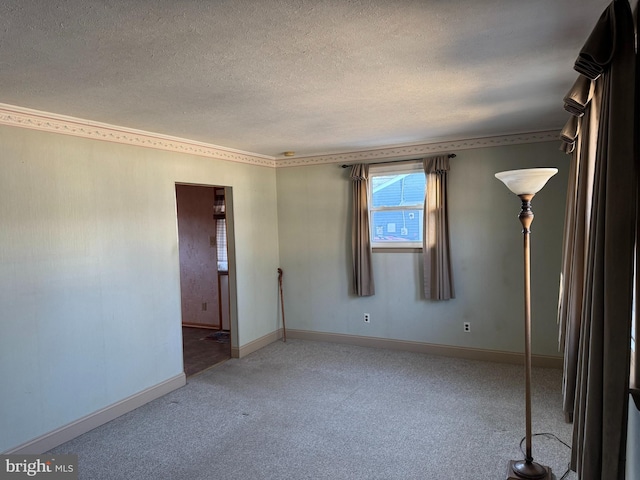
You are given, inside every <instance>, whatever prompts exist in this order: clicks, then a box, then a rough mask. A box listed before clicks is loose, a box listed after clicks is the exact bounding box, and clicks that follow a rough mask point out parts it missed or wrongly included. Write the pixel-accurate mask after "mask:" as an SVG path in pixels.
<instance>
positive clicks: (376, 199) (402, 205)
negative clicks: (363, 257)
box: [369, 163, 425, 248]
mask: <svg viewBox="0 0 640 480" xmlns="http://www.w3.org/2000/svg"><path fill="white" fill-rule="evenodd" d="M424 193H425V174H424V169H423V167H422V163H410V164H400V165H398V164H395V165H379V166H378V165H372V166H371V167H370V169H369V214H370V216H371V221H370V224H371V242H372V246H373V248H381V247H382V248H422V231H423V209H424Z"/></svg>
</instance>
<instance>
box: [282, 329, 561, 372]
mask: <svg viewBox="0 0 640 480" xmlns="http://www.w3.org/2000/svg"><path fill="white" fill-rule="evenodd" d="M287 337H289V338H299V339H300V340H315V341H319V342H333V343H346V344H349V345H358V346H361V347H374V348H389V349H392V350H404V351H407V352H416V353H428V354H431V355H442V356H445V357H457V358H466V359H469V360H482V361H487V362H499V363H515V364H522V365H524V354H523V353H515V352H502V351H498V350H484V349H480V348H468V347H455V346H452V345H436V344H432V343H422V342H410V341H406V340H392V339H388V338H378V337H363V336H360V335H345V334H341V333H325V332H313V331H309V330H290V329H287ZM531 363H532V365H533V366H535V367H549V368H562V364H563V362H562V357H560V356H558V357H552V356H550V355H532V356H531Z"/></svg>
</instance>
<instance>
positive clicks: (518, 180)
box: [496, 168, 558, 480]
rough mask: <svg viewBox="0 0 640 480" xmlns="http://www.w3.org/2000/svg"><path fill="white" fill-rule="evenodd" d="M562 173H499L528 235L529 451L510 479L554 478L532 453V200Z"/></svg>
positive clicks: (513, 466)
mask: <svg viewBox="0 0 640 480" xmlns="http://www.w3.org/2000/svg"><path fill="white" fill-rule="evenodd" d="M556 173H558V169H557V168H529V169H524V170H509V171H506V172H499V173H496V178H497V179H498V180H501V181H502V182H503V183H504V184H505V185H506V186H507V188H508V189H509V190H511V191H512V192H513V193H515V194H516V195H518V197H520V200H522V210H521V211H520V215H519V216H518V218H519V219H520V223H522V235H523V237H524V359H525V405H526V435H525V439H526V453H525V458H524V460H511V461H510V462H509V466H508V469H507V480H511V479H518V480H521V479H527V480H539V479H543V480H551V478H552V477H551V469H550V468H549V467H545V466H543V465H540V464H539V463H536V462H534V461H533V456H532V455H531V284H530V281H531V262H530V251H529V234H530V232H531V231H530V230H529V227H530V226H531V222H533V212H532V211H531V199H532V198H533V196H534V195H535V194H536V193H538V192H539V191H540V190H541V189H542V187H544V186H545V184H546V183H547V181H548V180H549V179H550V178H551V177H552V176H554V175H555V174H556Z"/></svg>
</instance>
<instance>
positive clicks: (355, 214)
mask: <svg viewBox="0 0 640 480" xmlns="http://www.w3.org/2000/svg"><path fill="white" fill-rule="evenodd" d="M351 183H352V187H353V211H352V216H351V255H352V267H353V270H352V279H351V280H352V289H353V293H354V294H355V295H357V296H359V297H368V296H371V295H374V294H375V285H374V282H373V266H372V262H371V233H370V232H371V230H370V226H369V193H368V189H369V184H368V183H369V165H367V164H357V165H353V166H352V167H351Z"/></svg>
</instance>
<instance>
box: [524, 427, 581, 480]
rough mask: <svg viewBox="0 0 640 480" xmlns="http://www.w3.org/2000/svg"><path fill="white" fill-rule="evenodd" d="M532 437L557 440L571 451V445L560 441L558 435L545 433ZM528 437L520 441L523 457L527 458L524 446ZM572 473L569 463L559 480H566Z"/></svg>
mask: <svg viewBox="0 0 640 480" xmlns="http://www.w3.org/2000/svg"><path fill="white" fill-rule="evenodd" d="M531 437H532V438H533V437H547V438H552V439H554V440H557V441H558V442H560V443H561V444H562V445H564V446H565V447H567V448H568V449H571V445H569V444H568V443H566V442H563V441H562V440H560V439H559V438H558V437H557V436H556V435H554V434H553V433H549V432H544V433H534V434H533V435H531ZM526 438H527V437H522V440H520V451H521V452H522V455H524V456H525V458H526V456H527V454H526V453H525V452H524V450H523V449H522V444H523V443H524V441H525V439H526ZM531 460H533V459H531ZM570 471H571V463H569V465H568V468H567V470H566V471H565V472H564V473H563V474H562V476H561V477H560V479H559V480H564V479H565V478H567V475H569V472H570Z"/></svg>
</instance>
